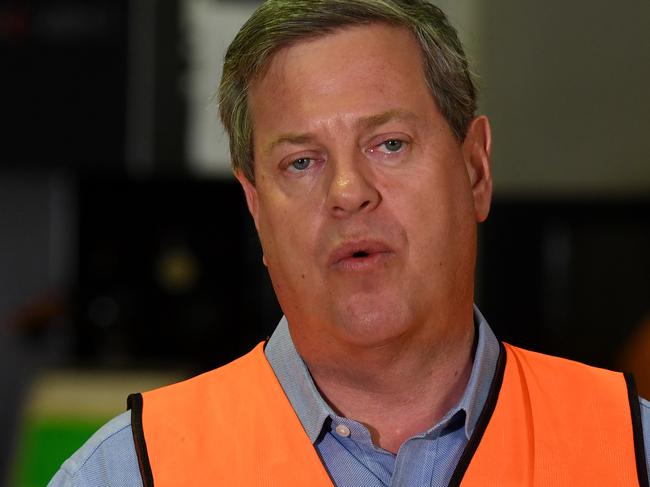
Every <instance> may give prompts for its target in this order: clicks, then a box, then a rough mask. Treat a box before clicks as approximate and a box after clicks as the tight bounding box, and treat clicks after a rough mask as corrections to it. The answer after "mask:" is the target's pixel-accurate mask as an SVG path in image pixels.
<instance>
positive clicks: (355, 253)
mask: <svg viewBox="0 0 650 487" xmlns="http://www.w3.org/2000/svg"><path fill="white" fill-rule="evenodd" d="M390 254H392V251H391V249H390V247H389V246H388V245H386V244H384V243H383V242H380V241H374V240H366V241H356V242H348V243H346V244H344V245H341V246H340V247H339V248H337V249H336V250H335V251H334V252H332V254H331V255H330V257H329V259H328V262H329V265H330V266H335V267H338V268H349V269H357V268H358V269H361V268H362V267H363V268H367V267H368V266H373V265H374V264H378V263H379V262H382V261H383V260H384V259H385V258H386V257H388V256H389V255H390ZM359 266H362V267H359ZM368 268H369V267H368Z"/></svg>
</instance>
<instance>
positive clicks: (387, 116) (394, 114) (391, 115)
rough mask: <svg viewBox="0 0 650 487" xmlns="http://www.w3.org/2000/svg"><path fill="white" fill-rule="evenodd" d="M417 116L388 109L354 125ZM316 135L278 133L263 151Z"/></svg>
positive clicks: (364, 126) (362, 126)
mask: <svg viewBox="0 0 650 487" xmlns="http://www.w3.org/2000/svg"><path fill="white" fill-rule="evenodd" d="M416 119H417V116H416V115H415V114H414V113H412V112H409V111H406V110H388V111H385V112H382V113H378V114H376V115H369V116H367V117H362V118H360V119H359V120H357V121H356V122H355V124H354V125H355V127H357V128H360V129H363V130H368V129H372V128H376V127H379V126H381V125H383V124H385V123H387V122H390V121H392V120H398V121H413V120H416ZM315 138H316V137H315V136H314V135H313V134H310V133H304V134H298V133H288V134H283V135H280V136H279V137H276V138H275V139H273V141H272V142H270V143H269V144H268V145H267V146H266V150H265V151H264V152H265V153H266V154H267V155H268V154H270V153H271V152H272V151H273V149H275V148H276V147H277V146H278V145H281V144H295V145H298V144H306V143H308V142H312V141H313V140H314V139H315Z"/></svg>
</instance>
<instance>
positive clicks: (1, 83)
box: [0, 0, 650, 487]
mask: <svg viewBox="0 0 650 487" xmlns="http://www.w3.org/2000/svg"><path fill="white" fill-rule="evenodd" d="M437 3H438V5H439V6H441V7H442V8H443V10H445V11H446V12H447V13H448V14H449V16H450V17H451V19H452V22H453V23H454V24H455V25H456V26H457V27H458V29H459V32H460V35H461V38H462V39H463V41H464V43H465V45H466V48H467V51H468V54H469V57H470V59H471V62H472V65H473V67H474V71H475V73H476V74H477V78H476V79H477V82H478V85H479V87H480V110H481V112H484V113H487V114H488V115H489V116H490V118H491V121H492V124H493V131H494V139H495V144H494V168H493V171H494V179H495V184H496V194H495V198H494V205H493V209H492V214H491V216H490V219H489V221H488V222H487V223H485V224H484V225H483V226H482V227H481V235H480V250H479V254H480V255H479V269H478V279H477V302H478V304H479V306H480V307H481V309H482V311H483V313H484V314H485V316H486V317H487V319H488V321H489V322H490V324H491V325H492V327H493V328H494V330H495V331H496V333H497V335H498V336H499V337H500V338H502V339H504V340H507V341H509V342H512V343H515V344H517V345H521V346H524V347H528V348H533V349H536V350H539V351H544V352H549V353H553V354H557V355H561V356H565V357H570V358H574V359H578V360H582V361H586V362H588V363H591V364H594V365H599V366H604V367H610V368H618V369H625V370H632V371H634V372H635V373H636V375H637V381H638V385H639V388H640V390H641V391H642V392H643V394H645V395H646V396H650V377H648V375H649V374H650V155H649V154H650V152H649V149H648V147H649V145H648V140H649V137H650V93H649V90H648V86H650V35H649V33H650V2H648V1H647V0H628V1H625V2H620V3H617V4H616V7H613V6H612V5H613V4H612V3H611V2H606V1H605V0H589V1H588V0H580V1H575V2H565V1H561V0H547V1H545V2H532V1H529V2H526V1H525V2H522V1H521V0H492V1H490V2H482V1H481V0H444V1H443V0H441V1H440V2H437ZM257 5H258V2H255V1H248V2H245V1H234V0H233V1H226V0H222V1H217V0H164V1H163V0H93V1H88V0H40V1H38V0H4V1H2V2H0V124H1V126H0V390H1V391H2V401H0V431H1V432H2V435H0V474H2V478H1V479H0V485H11V486H14V485H15V486H30V487H31V486H37V485H44V484H45V483H46V482H47V480H48V479H49V478H50V477H51V476H52V475H53V473H54V472H55V471H56V469H57V468H58V467H59V465H60V463H61V462H62V461H63V460H64V459H65V458H67V457H68V456H69V455H70V454H71V453H72V452H73V451H75V450H76V449H77V448H78V447H79V446H80V445H81V444H82V443H83V441H85V439H86V438H87V437H88V436H89V435H90V434H91V433H92V432H93V431H94V430H95V429H96V428H97V427H98V426H99V425H101V424H103V423H104V422H105V421H106V420H107V419H109V418H111V417H113V416H115V415H116V414H118V413H120V412H121V411H123V410H124V408H125V400H126V395H127V394H128V393H130V392H136V391H142V390H147V389H150V388H153V387H156V386H159V385H162V384H165V383H169V382H173V381H176V380H179V379H181V378H184V377H188V376H190V375H192V374H195V373H197V372H200V371H204V370H207V369H210V368H214V367H216V366H218V365H221V364H223V363H225V362H228V361H230V360H232V359H233V358H235V357H236V356H239V355H241V354H243V353H244V352H246V351H247V350H248V349H250V348H251V347H252V346H254V344H255V343H257V342H258V341H260V340H262V339H264V338H265V337H266V336H268V335H269V334H270V333H271V332H272V330H273V328H274V326H275V324H276V323H277V320H278V319H279V317H280V310H279V308H278V306H277V303H276V301H275V298H274V296H273V292H272V289H271V287H270V284H269V281H268V278H267V276H266V273H265V270H264V268H263V266H262V264H261V253H260V249H259V244H258V242H257V237H256V235H255V231H254V228H253V226H252V224H251V222H250V221H249V218H248V215H247V211H246V208H245V204H244V199H243V197H242V194H241V191H240V190H239V188H238V187H237V185H236V183H235V181H234V179H233V178H232V176H231V174H230V170H229V166H228V150H227V142H226V140H225V137H224V134H223V129H222V128H221V126H220V125H219V123H218V117H217V111H216V106H215V104H214V103H213V101H212V99H211V96H212V94H213V92H214V91H215V89H216V86H217V84H218V81H219V78H220V69H221V67H220V64H221V62H222V57H223V53H224V50H225V48H226V46H227V45H228V43H229V41H230V40H231V39H232V37H233V36H234V34H235V33H236V31H237V30H238V28H239V27H240V26H241V24H242V23H243V21H244V20H245V19H246V18H247V17H248V16H249V15H250V13H251V12H252V11H253V9H254V8H255V7H256V6H257ZM644 323H645V324H644Z"/></svg>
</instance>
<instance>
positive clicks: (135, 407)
mask: <svg viewBox="0 0 650 487" xmlns="http://www.w3.org/2000/svg"><path fill="white" fill-rule="evenodd" d="M143 405H144V403H143V401H142V394H130V395H129V397H128V398H127V400H126V407H127V409H130V410H131V432H132V433H133V443H134V444H135V453H136V455H137V456H138V466H139V467H140V475H141V476H142V485H143V487H153V473H152V472H151V465H150V464H149V454H148V453H147V443H146V441H145V440H144V429H142V408H143Z"/></svg>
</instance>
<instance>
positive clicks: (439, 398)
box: [305, 322, 474, 453]
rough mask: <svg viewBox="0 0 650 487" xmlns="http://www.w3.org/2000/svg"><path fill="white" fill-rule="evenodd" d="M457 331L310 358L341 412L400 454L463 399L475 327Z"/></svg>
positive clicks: (325, 391)
mask: <svg viewBox="0 0 650 487" xmlns="http://www.w3.org/2000/svg"><path fill="white" fill-rule="evenodd" d="M455 331H456V332H455V333H454V334H453V336H445V337H438V338H437V339H436V340H433V341H432V342H428V343H427V342H426V341H423V340H421V338H420V339H416V340H411V341H408V340H406V341H405V340H400V343H393V344H387V345H382V346H380V347H372V348H359V347H340V348H338V350H340V351H341V353H339V354H337V356H336V357H335V359H332V357H328V359H329V360H318V361H309V360H308V358H306V359H305V360H306V362H307V366H308V367H309V371H310V372H311V374H312V377H313V378H314V381H315V382H316V385H317V386H318V388H319V390H320V392H321V394H322V395H323V396H324V398H325V400H326V401H327V402H328V403H329V404H330V406H332V408H333V409H334V410H335V411H336V412H337V414H339V415H341V416H345V417H347V418H350V419H354V420H356V421H359V422H360V423H362V424H364V425H366V427H367V428H368V430H369V431H370V433H371V435H372V439H373V442H374V443H375V444H376V445H379V446H381V447H382V448H384V449H385V450H387V451H390V452H393V453H396V452H397V450H398V449H399V447H400V446H401V445H402V443H404V441H406V440H407V439H408V438H410V437H411V436H413V435H416V434H418V433H421V432H423V431H426V430H427V429H429V428H431V427H433V426H434V425H435V424H436V423H437V422H438V421H439V420H440V419H441V418H442V417H443V416H444V415H445V414H446V413H447V411H449V410H450V409H451V408H452V407H453V406H454V405H455V404H456V403H457V402H458V400H459V399H460V397H461V396H462V394H463V391H464V390H465V387H466V386H467V382H468V380H469V376H470V373H471V369H472V361H473V359H472V345H473V341H474V326H473V325H472V323H471V322H470V323H469V324H467V326H464V327H461V328H456V329H455Z"/></svg>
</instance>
